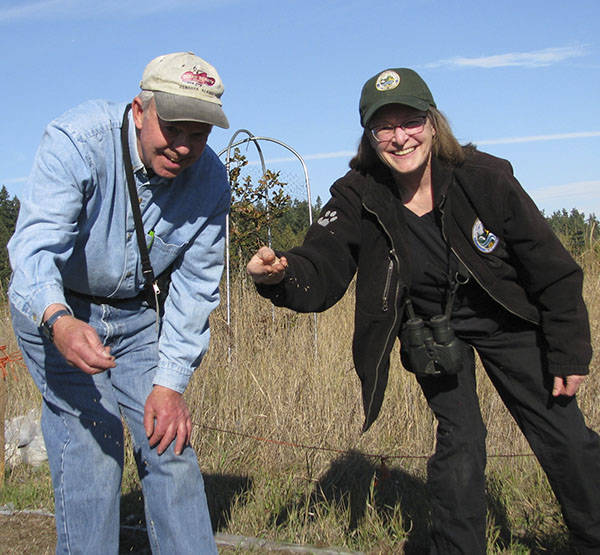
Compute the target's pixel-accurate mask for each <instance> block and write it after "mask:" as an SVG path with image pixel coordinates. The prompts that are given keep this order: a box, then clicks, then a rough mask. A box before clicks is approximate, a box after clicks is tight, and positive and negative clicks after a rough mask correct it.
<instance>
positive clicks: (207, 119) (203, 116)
mask: <svg viewBox="0 0 600 555" xmlns="http://www.w3.org/2000/svg"><path fill="white" fill-rule="evenodd" d="M154 100H155V103H156V112H157V113H158V116H159V117H160V119H163V120H165V121H196V122H198V123H209V124H211V125H216V126H217V127H222V128H223V129H229V122H228V121H227V117H226V116H225V112H223V109H222V108H221V106H220V105H219V104H216V103H214V102H207V101H206V100H199V99H197V98H191V97H189V96H181V95H178V94H170V93H166V92H161V91H154Z"/></svg>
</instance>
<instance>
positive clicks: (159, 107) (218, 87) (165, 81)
mask: <svg viewBox="0 0 600 555" xmlns="http://www.w3.org/2000/svg"><path fill="white" fill-rule="evenodd" d="M140 88H141V89H142V90H146V91H152V92H153V93H154V100H155V102H156V111H157V113H158V115H159V117H160V118H161V119H163V120H165V121H197V122H200V123H210V124H211V125H216V126H218V127H222V128H223V129H228V128H229V122H228V121H227V117H226V116H225V113H224V112H223V108H222V106H223V104H222V103H221V95H222V94H223V91H224V88H223V82H222V81H221V78H220V77H219V74H218V73H217V70H216V69H215V68H214V67H213V66H211V65H210V64H209V63H208V62H207V61H205V60H203V59H202V58H200V57H198V56H196V55H195V54H194V53H192V52H175V53H173V54H165V55H163V56H158V58H154V60H152V61H151V62H150V63H149V64H148V65H147V66H146V69H145V70H144V74H143V76H142V80H141V81H140Z"/></svg>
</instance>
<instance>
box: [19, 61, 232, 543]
mask: <svg viewBox="0 0 600 555" xmlns="http://www.w3.org/2000/svg"><path fill="white" fill-rule="evenodd" d="M140 86H141V89H142V92H141V93H140V94H139V95H138V96H136V97H135V98H134V99H133V102H132V106H131V110H130V111H129V113H128V115H127V117H126V119H125V120H123V116H124V113H125V109H126V105H125V104H114V103H110V102H106V101H101V100H96V101H91V102H87V103H84V104H82V105H80V106H78V107H76V108H74V109H72V110H70V111H68V112H67V113H66V114H64V115H62V116H60V117H59V118H57V119H56V120H54V121H53V122H51V123H50V124H49V125H48V127H47V128H46V131H45V133H44V136H43V139H42V142H41V145H40V147H39V149H38V151H37V154H36V157H35V161H34V165H33V170H32V172H31V175H30V177H29V181H28V184H27V188H26V192H25V195H24V197H23V198H22V199H21V211H20V214H19V219H18V223H17V228H16V231H15V234H14V236H13V237H12V239H11V241H10V243H9V246H8V248H9V253H10V259H11V264H12V267H13V270H14V274H13V278H12V282H11V285H10V289H9V299H10V303H11V310H12V317H13V326H14V329H15V333H16V335H17V339H18V341H19V345H20V347H21V350H22V351H23V355H24V358H25V361H26V363H27V366H28V368H29V370H30V372H31V374H32V376H33V378H34V380H35V382H36V384H37V386H38V387H39V389H40V391H41V393H42V396H43V409H42V427H43V432H44V438H45V441H46V447H47V450H48V458H49V463H50V470H51V473H52V481H53V485H54V494H55V505H56V506H55V511H56V527H57V533H58V543H57V553H63V552H65V553H67V552H68V553H75V552H76V553H117V551H118V541H119V497H120V485H121V476H122V471H123V457H124V455H123V427H122V419H124V420H125V421H126V423H127V425H128V427H129V430H130V433H131V437H132V441H133V446H134V451H135V459H136V462H137V465H138V472H139V475H140V479H141V483H142V488H143V492H144V499H145V510H146V524H147V528H148V535H149V537H150V543H151V545H152V550H153V552H161V553H178V554H181V553H215V552H216V548H215V543H214V539H213V535H212V528H211V524H210V517H209V514H208V509H207V504H206V497H205V493H204V486H203V482H202V475H201V474H200V470H199V467H198V462H197V459H196V455H195V453H194V451H193V449H192V448H191V447H190V446H189V441H190V434H191V429H192V422H191V418H190V413H189V410H188V408H187V405H186V402H185V400H184V399H183V397H182V393H183V392H184V390H185V388H186V386H187V384H188V381H189V379H190V377H191V375H192V372H193V371H194V369H195V368H196V367H197V366H198V365H199V363H200V361H201V359H202V356H203V355H204V353H205V352H206V349H207V347H208V341H209V325H208V316H209V314H210V312H211V311H212V310H213V309H214V308H215V307H216V306H217V304H218V301H219V293H218V286H219V280H220V277H221V273H222V269H223V248H224V235H225V218H226V214H227V211H228V208H229V198H230V196H229V188H228V183H227V177H226V172H225V168H224V166H223V164H222V163H221V162H220V161H219V159H218V157H217V156H216V155H215V153H214V152H213V151H212V150H211V149H210V148H209V147H208V146H206V141H207V139H208V135H209V133H210V131H211V129H212V126H213V125H217V126H219V127H223V128H228V127H229V124H228V122H227V118H226V117H225V114H224V113H223V110H222V104H221V100H220V98H221V95H222V93H223V84H222V81H221V79H220V77H219V75H218V74H217V71H216V70H215V68H214V67H212V66H211V65H210V64H208V63H207V62H205V61H204V60H202V59H201V58H199V57H197V56H195V55H193V54H192V53H183V52H182V53H175V54H168V55H165V56H160V57H158V58H156V59H154V60H152V61H151V62H150V63H149V64H148V66H147V67H146V69H145V71H144V74H143V78H142V81H141V84H140ZM123 121H126V122H128V135H127V136H128V140H127V143H128V146H129V151H130V157H131V162H132V166H133V174H134V180H135V187H136V189H137V198H136V199H135V201H136V202H139V206H140V209H141V216H142V222H143V228H144V233H145V235H146V239H147V241H146V244H147V246H148V249H149V255H150V262H151V264H152V267H153V270H154V274H155V275H159V274H161V273H163V272H164V271H165V270H168V271H170V272H171V274H170V275H171V283H170V287H169V294H168V296H167V299H166V301H165V304H164V308H163V309H162V310H159V311H158V312H157V311H156V310H154V308H152V306H151V303H149V302H148V296H147V294H146V292H147V287H146V284H145V278H144V275H143V274H142V264H141V257H140V250H139V247H138V243H137V240H136V227H135V223H134V218H133V214H132V209H131V205H130V199H129V194H128V190H127V181H126V171H125V166H124V154H123V151H122V146H123V145H122V141H121V128H122V122H123Z"/></svg>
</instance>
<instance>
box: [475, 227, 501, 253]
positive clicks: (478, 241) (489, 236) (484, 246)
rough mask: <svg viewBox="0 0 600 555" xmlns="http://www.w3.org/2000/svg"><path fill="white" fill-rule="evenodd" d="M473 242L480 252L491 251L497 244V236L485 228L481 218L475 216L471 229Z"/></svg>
mask: <svg viewBox="0 0 600 555" xmlns="http://www.w3.org/2000/svg"><path fill="white" fill-rule="evenodd" d="M471 237H472V238H473V243H475V246H476V247H477V248H478V249H479V250H480V251H481V252H486V253H487V252H492V251H493V250H494V249H495V248H496V247H497V246H498V237H496V235H494V234H493V233H492V232H491V231H489V230H487V229H485V227H483V224H482V223H481V220H480V219H479V218H477V219H476V220H475V223H474V224H473V229H472V230H471Z"/></svg>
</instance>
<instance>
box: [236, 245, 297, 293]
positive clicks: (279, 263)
mask: <svg viewBox="0 0 600 555" xmlns="http://www.w3.org/2000/svg"><path fill="white" fill-rule="evenodd" d="M287 265H288V262H287V259H286V258H285V256H282V257H281V258H277V256H276V255H275V252H274V251H273V250H272V249H270V248H269V247H261V248H260V249H259V250H258V252H257V253H256V254H255V255H254V256H253V257H252V258H251V259H250V262H248V265H247V266H246V271H247V272H248V275H249V276H251V277H252V279H253V280H254V283H264V284H265V285H275V284H276V283H279V282H280V281H281V280H282V279H283V278H284V276H285V269H286V268H287Z"/></svg>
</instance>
